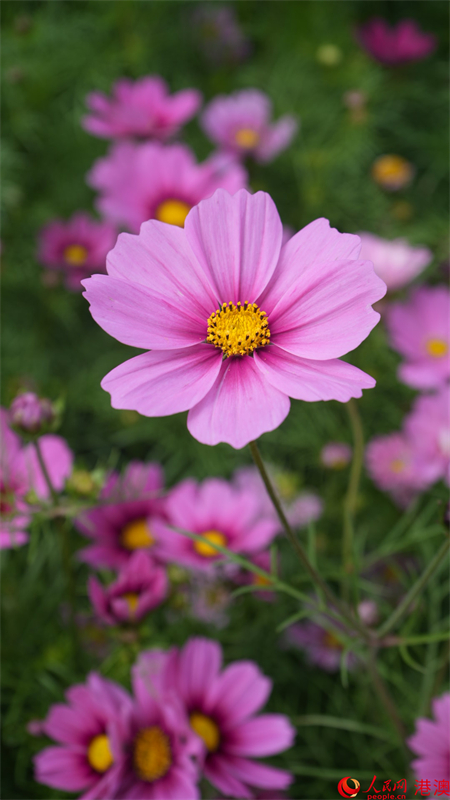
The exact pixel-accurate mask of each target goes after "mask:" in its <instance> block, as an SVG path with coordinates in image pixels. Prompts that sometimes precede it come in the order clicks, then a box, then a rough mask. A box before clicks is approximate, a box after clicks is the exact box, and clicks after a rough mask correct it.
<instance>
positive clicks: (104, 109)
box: [82, 75, 202, 140]
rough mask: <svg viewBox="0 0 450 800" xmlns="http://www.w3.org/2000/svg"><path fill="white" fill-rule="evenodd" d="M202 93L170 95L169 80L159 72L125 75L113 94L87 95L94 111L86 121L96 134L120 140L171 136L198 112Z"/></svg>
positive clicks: (86, 125) (184, 92)
mask: <svg viewBox="0 0 450 800" xmlns="http://www.w3.org/2000/svg"><path fill="white" fill-rule="evenodd" d="M201 102H202V95H201V93H200V92H199V91H198V90H197V89H183V90H181V91H180V92H175V94H172V95H170V94H169V89H168V86H167V84H166V82H165V81H164V80H163V79H162V78H160V77H159V76H158V75H153V76H152V75H146V76H145V77H144V78H139V79H138V80H136V81H132V80H129V78H121V79H120V80H118V81H116V83H115V84H114V86H113V88H112V96H111V97H108V96H107V95H105V94H103V92H92V93H91V94H88V96H87V98H86V104H87V106H88V108H89V111H90V114H89V115H88V116H86V117H84V119H83V120H82V125H83V127H84V128H85V130H87V131H89V133H92V134H93V135H94V136H100V137H103V138H106V139H116V138H117V139H118V138H124V137H126V136H142V137H146V138H148V139H163V140H164V139H168V138H169V137H170V136H173V135H174V134H176V133H177V132H178V131H179V129H180V128H181V127H182V126H183V125H184V124H185V123H186V122H188V121H189V120H190V119H191V118H192V117H193V116H194V115H195V114H196V113H197V111H198V109H199V108H200V105H201Z"/></svg>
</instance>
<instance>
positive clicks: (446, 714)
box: [408, 692, 450, 794]
mask: <svg viewBox="0 0 450 800" xmlns="http://www.w3.org/2000/svg"><path fill="white" fill-rule="evenodd" d="M432 708H433V716H434V719H433V720H431V719H426V718H425V719H424V718H423V717H421V718H419V719H418V720H417V722H416V731H415V733H414V734H413V736H410V737H409V739H408V747H409V748H410V749H411V750H412V751H413V753H416V754H417V756H418V758H416V759H415V761H413V762H412V764H411V767H412V769H413V770H414V772H415V774H416V777H417V778H418V780H429V781H430V783H431V786H432V787H433V789H435V788H436V784H435V783H434V782H435V781H443V780H446V781H448V780H450V692H446V693H445V694H443V695H442V697H435V699H434V700H433V702H432ZM435 794H436V792H435Z"/></svg>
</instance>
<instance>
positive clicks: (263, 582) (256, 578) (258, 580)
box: [253, 574, 272, 586]
mask: <svg viewBox="0 0 450 800" xmlns="http://www.w3.org/2000/svg"><path fill="white" fill-rule="evenodd" d="M253 583H254V585H255V586H272V581H271V580H270V578H265V577H264V575H256V574H255V575H253Z"/></svg>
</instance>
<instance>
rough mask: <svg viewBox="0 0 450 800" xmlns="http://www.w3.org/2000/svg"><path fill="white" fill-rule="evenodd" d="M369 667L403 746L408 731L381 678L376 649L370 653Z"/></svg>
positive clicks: (376, 689) (375, 686)
mask: <svg viewBox="0 0 450 800" xmlns="http://www.w3.org/2000/svg"><path fill="white" fill-rule="evenodd" d="M367 666H368V669H369V673H370V676H371V678H372V682H373V685H374V688H375V691H376V693H377V694H378V697H379V698H380V700H381V702H382V704H383V706H384V708H385V711H386V713H387V715H388V717H389V719H390V720H391V722H392V724H393V726H394V728H395V729H396V731H397V733H398V735H399V738H400V739H401V741H402V744H403V742H404V739H405V736H406V731H405V728H404V726H403V722H402V721H401V719H400V717H399V715H398V714H397V708H396V705H395V702H394V701H393V699H392V697H391V695H390V693H389V691H388V688H387V686H386V684H385V682H384V680H383V678H382V677H381V675H380V673H379V671H378V666H377V661H376V655H375V651H374V649H371V652H370V655H369V658H368V661H367Z"/></svg>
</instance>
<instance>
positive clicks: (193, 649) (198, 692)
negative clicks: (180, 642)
mask: <svg viewBox="0 0 450 800" xmlns="http://www.w3.org/2000/svg"><path fill="white" fill-rule="evenodd" d="M221 666H222V650H221V647H220V645H219V644H218V643H217V642H213V641H211V640H208V639H201V638H200V637H196V638H193V639H190V640H189V642H188V643H187V644H186V645H185V646H184V647H183V650H182V651H181V653H180V662H179V670H178V675H179V690H180V693H181V695H182V697H183V702H184V703H185V704H186V706H188V707H190V708H195V707H196V706H197V705H198V704H200V703H201V702H202V699H203V697H204V695H205V691H206V690H207V689H208V687H210V686H214V685H215V684H216V682H217V677H218V674H219V671H220V668H221Z"/></svg>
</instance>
